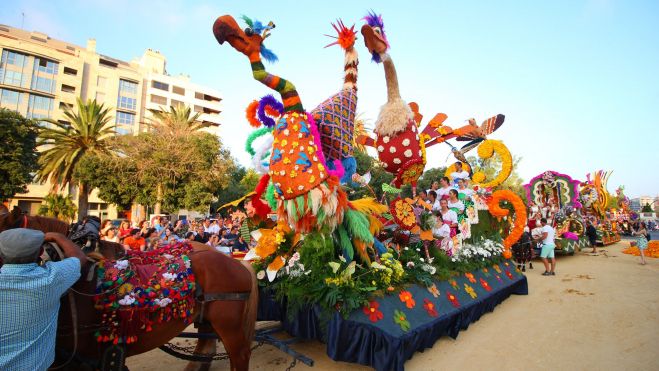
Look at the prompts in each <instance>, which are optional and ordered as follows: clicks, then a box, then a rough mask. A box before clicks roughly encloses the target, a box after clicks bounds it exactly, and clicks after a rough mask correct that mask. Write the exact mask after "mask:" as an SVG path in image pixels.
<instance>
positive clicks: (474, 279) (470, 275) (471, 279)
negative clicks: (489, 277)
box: [465, 273, 476, 283]
mask: <svg viewBox="0 0 659 371" xmlns="http://www.w3.org/2000/svg"><path fill="white" fill-rule="evenodd" d="M465 277H467V279H468V280H469V282H471V283H476V278H475V277H474V275H473V274H471V273H465Z"/></svg>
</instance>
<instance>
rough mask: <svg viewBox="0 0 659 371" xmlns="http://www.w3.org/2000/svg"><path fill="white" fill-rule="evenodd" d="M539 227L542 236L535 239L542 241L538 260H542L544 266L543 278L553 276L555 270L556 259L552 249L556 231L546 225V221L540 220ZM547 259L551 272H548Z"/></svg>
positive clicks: (554, 246)
mask: <svg viewBox="0 0 659 371" xmlns="http://www.w3.org/2000/svg"><path fill="white" fill-rule="evenodd" d="M540 225H541V226H542V228H541V232H542V235H540V236H539V237H537V238H536V239H537V240H542V250H541V252H540V258H542V264H544V265H545V273H543V274H542V275H543V276H555V275H556V273H555V272H554V271H555V269H556V258H555V257H554V248H556V245H555V243H554V239H555V237H556V231H555V230H554V228H552V227H551V226H550V225H549V224H547V219H546V218H542V219H540ZM547 258H549V259H551V271H550V270H549V266H550V265H549V262H548V261H547Z"/></svg>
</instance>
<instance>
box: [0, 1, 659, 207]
mask: <svg viewBox="0 0 659 371" xmlns="http://www.w3.org/2000/svg"><path fill="white" fill-rule="evenodd" d="M370 9H373V10H374V11H375V12H377V13H379V14H382V17H383V20H384V24H385V31H386V33H387V37H388V40H389V43H390V46H391V49H390V51H389V54H390V56H391V58H392V60H393V61H394V63H395V65H396V69H397V72H398V79H399V84H400V92H401V96H402V98H403V99H404V100H406V101H408V102H412V101H414V102H417V103H418V104H419V107H420V112H421V113H422V114H424V115H425V119H424V122H423V123H422V125H423V124H425V123H426V121H427V120H428V119H430V118H432V117H433V116H434V115H435V114H436V113H438V112H443V113H445V114H447V115H448V120H447V121H446V122H445V124H446V125H449V126H452V127H459V126H462V125H464V124H465V120H466V119H468V118H470V117H474V118H476V120H477V121H478V122H479V123H480V122H481V121H483V120H484V119H486V118H488V117H490V116H493V115H495V114H498V113H502V114H504V115H505V116H506V120H505V123H504V125H503V126H502V127H501V128H500V129H499V130H497V131H496V132H495V133H494V134H492V136H491V138H493V139H500V140H503V141H504V143H505V144H506V145H507V146H508V148H509V150H510V151H511V152H512V153H513V155H516V156H520V157H521V158H522V160H521V162H520V163H519V166H518V168H517V171H518V172H519V174H520V175H521V176H522V178H523V179H525V180H529V179H531V178H532V177H534V176H535V175H537V174H539V173H541V172H543V171H546V170H555V171H558V172H561V173H565V174H568V175H570V176H572V177H573V178H575V179H579V180H584V179H585V178H586V174H587V173H593V172H595V171H596V170H599V169H604V170H608V171H613V173H612V175H611V177H610V179H609V184H608V188H609V192H613V191H614V190H615V188H617V187H618V186H619V185H624V186H625V193H626V195H627V196H629V197H637V196H640V195H651V196H655V195H659V171H656V170H655V169H656V167H657V165H659V140H658V139H659V133H658V130H657V127H659V1H652V0H649V1H641V0H626V1H625V0H618V1H616V0H583V1H578V0H556V1H545V2H536V1H533V2H531V1H512V0H500V1H484V0H483V1H434V2H432V4H430V2H427V1H410V0H408V1H405V2H403V1H371V2H366V1H364V2H358V1H354V0H353V1H342V0H335V1H329V2H311V1H308V2H303V1H268V2H266V1H249V2H246V1H217V0H216V1H183V0H160V1H157V2H156V1H141V0H100V1H94V0H85V1H79V0H66V1H63V0H47V1H28V0H26V1H15V0H9V1H7V0H5V1H3V6H2V7H0V23H4V24H8V25H10V26H14V27H21V26H22V28H24V29H27V30H30V31H33V30H34V31H41V32H44V33H46V34H48V35H49V36H50V37H52V38H56V39H61V40H64V41H67V42H71V43H74V44H78V45H81V46H84V45H86V41H87V39H88V38H95V39H96V41H97V51H98V52H100V53H102V54H105V55H108V56H111V57H114V58H117V59H122V60H126V61H130V60H131V59H133V58H135V57H139V56H141V55H142V53H143V52H144V50H145V49H146V48H152V49H155V50H159V51H160V52H161V53H162V54H163V55H164V56H165V57H166V58H167V71H168V72H169V73H170V74H172V75H176V74H179V73H184V74H188V75H190V76H191V80H192V81H193V82H195V83H199V84H203V85H206V86H209V87H213V88H215V89H217V90H219V91H220V92H221V93H222V98H223V104H224V110H223V112H222V114H221V115H222V119H223V125H222V127H221V130H220V133H221V137H222V141H223V143H224V144H225V145H227V146H228V147H229V148H230V149H231V152H232V154H233V155H234V156H235V157H236V158H237V159H238V160H239V161H240V162H241V163H242V164H243V165H246V166H247V165H249V156H248V155H247V153H246V152H245V151H244V142H245V139H246V138H247V135H248V133H249V132H250V130H251V129H250V127H249V126H248V124H247V122H246V120H245V118H244V109H245V107H247V105H248V104H249V102H250V101H252V100H253V99H258V98H259V97H261V96H263V95H264V94H268V93H271V91H270V90H269V89H267V88H266V87H264V86H263V85H261V84H260V83H259V82H257V81H255V80H253V79H252V76H251V70H250V66H249V63H248V61H247V58H246V57H244V56H243V55H242V54H239V53H237V52H236V51H235V50H233V49H232V48H231V47H230V46H229V45H228V44H225V45H222V46H220V45H219V44H218V43H217V42H216V41H215V39H214V37H213V34H212V31H211V29H212V25H213V22H214V20H215V19H216V18H217V17H218V16H220V15H224V14H231V15H233V16H234V17H235V18H238V17H239V16H240V15H242V14H245V15H248V16H249V17H252V18H256V19H259V20H261V21H263V22H268V21H273V22H275V24H276V26H277V27H276V29H275V30H274V31H273V33H272V36H271V37H270V38H268V39H267V41H266V46H267V47H268V48H270V49H271V50H273V51H274V52H275V53H276V54H277V55H278V56H279V62H278V63H276V64H274V65H273V64H266V68H267V69H268V71H269V72H271V73H273V74H276V75H279V76H281V77H284V78H286V79H288V80H290V81H292V82H293V83H294V84H295V85H296V86H297V88H298V92H299V93H300V96H301V98H302V102H303V103H304V104H305V108H306V109H307V110H312V109H313V108H314V107H315V106H316V105H318V104H319V103H321V102H322V101H323V100H324V99H325V98H327V97H328V96H330V95H332V94H335V93H336V92H338V91H339V90H340V88H341V87H342V79H343V51H342V50H341V49H340V48H339V47H337V46H333V47H329V48H323V47H324V46H325V45H327V44H328V43H330V42H331V41H332V40H331V39H330V38H328V37H327V36H325V35H326V34H334V30H333V29H332V27H331V22H333V21H335V20H336V19H339V18H340V19H342V20H343V21H344V23H345V24H347V25H352V24H353V23H354V24H356V27H355V28H356V29H357V30H359V29H360V28H361V25H362V24H363V21H362V20H361V18H362V17H363V16H364V15H365V14H366V12H367V11H368V10H370ZM22 14H24V16H23V15H22ZM356 46H357V51H358V52H359V53H360V57H361V58H360V64H359V77H358V88H359V103H358V107H357V110H358V112H359V113H360V114H361V115H362V117H364V118H365V119H366V120H367V121H368V122H370V127H371V128H372V125H373V122H374V121H375V119H376V118H377V115H378V112H379V109H380V106H381V105H382V104H384V103H385V102H386V88H385V80H384V71H383V68H382V65H381V64H376V63H374V62H371V61H370V55H369V54H368V51H367V50H366V48H365V46H364V43H363V39H362V38H361V34H359V35H358V40H357V43H356ZM438 147H439V148H438ZM470 154H474V155H475V151H474V152H472V153H470ZM448 155H449V147H448V146H435V147H431V148H430V149H429V151H428V165H427V167H438V166H444V165H445V164H447V158H448ZM448 161H453V159H452V158H448Z"/></svg>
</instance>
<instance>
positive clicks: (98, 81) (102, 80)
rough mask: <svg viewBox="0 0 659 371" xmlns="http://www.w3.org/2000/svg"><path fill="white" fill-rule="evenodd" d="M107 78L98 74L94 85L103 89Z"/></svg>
mask: <svg viewBox="0 0 659 371" xmlns="http://www.w3.org/2000/svg"><path fill="white" fill-rule="evenodd" d="M107 81H108V79H107V77H105V76H99V77H97V78H96V86H98V87H99V88H102V89H105V84H106V83H107Z"/></svg>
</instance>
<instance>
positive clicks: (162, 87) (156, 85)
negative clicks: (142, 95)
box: [151, 80, 169, 91]
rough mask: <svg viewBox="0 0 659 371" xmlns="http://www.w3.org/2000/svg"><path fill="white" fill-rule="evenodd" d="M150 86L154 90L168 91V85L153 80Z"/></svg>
mask: <svg viewBox="0 0 659 371" xmlns="http://www.w3.org/2000/svg"><path fill="white" fill-rule="evenodd" d="M151 86H152V87H153V88H156V89H160V90H165V91H169V84H165V83H164V82H160V81H156V80H153V81H152V82H151Z"/></svg>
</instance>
